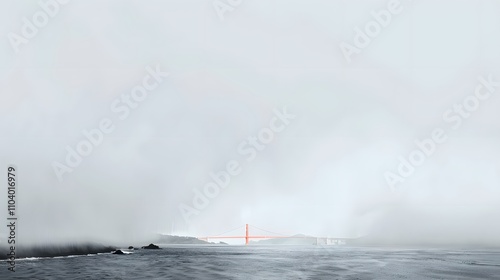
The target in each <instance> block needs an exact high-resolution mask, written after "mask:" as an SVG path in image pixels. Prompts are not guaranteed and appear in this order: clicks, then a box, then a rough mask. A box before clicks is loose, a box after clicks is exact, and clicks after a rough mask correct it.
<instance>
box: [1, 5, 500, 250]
mask: <svg viewBox="0 0 500 280" xmlns="http://www.w3.org/2000/svg"><path fill="white" fill-rule="evenodd" d="M388 2H389V1H378V0H377V1H334V0H316V1H298V0H274V1H272V0H253V1H244V2H243V3H242V4H241V5H239V6H238V7H236V8H235V9H234V11H232V12H228V13H226V14H225V18H224V20H223V21H221V20H220V19H219V17H218V16H217V13H216V12H215V10H214V8H213V5H212V4H213V1H212V0H170V1H159V0H158V1H152V0H142V1H126V0H122V1H93V0H85V1H83V0H82V1H79V0H73V1H71V2H70V3H68V4H66V5H64V6H61V10H60V11H59V13H58V14H57V15H56V16H55V17H54V18H51V19H50V21H49V22H48V24H47V25H46V26H45V27H44V28H41V29H40V30H39V32H38V33H37V34H36V36H35V37H34V38H32V39H30V40H29V42H28V43H27V44H25V45H22V46H21V47H20V51H19V53H17V54H16V53H15V52H14V50H13V48H12V46H11V44H10V43H9V39H8V36H7V34H9V33H10V32H15V33H20V30H21V28H22V24H23V21H22V18H23V17H27V18H31V17H32V15H33V14H34V13H35V12H37V11H39V10H40V7H39V6H38V1H14V0H10V1H9V0H3V1H1V2H0V5H1V8H0V21H1V23H2V24H0V36H3V40H0V61H1V64H0V89H1V90H0V96H1V102H0V168H3V169H2V170H0V172H1V173H2V174H5V172H6V171H5V170H6V166H7V165H9V164H14V165H16V166H17V167H18V172H17V174H18V176H19V178H18V180H19V187H18V188H19V189H18V216H19V219H20V220H19V228H18V239H19V242H22V243H23V244H31V243H36V244H44V243H51V242H70V241H99V242H106V243H117V242H130V241H134V240H139V239H141V240H143V239H145V238H147V236H149V235H150V234H153V233H157V232H162V233H168V234H170V233H174V234H185V235H191V236H200V235H201V236H203V235H211V234H217V233H221V232H224V231H226V230H229V229H231V228H235V227H237V226H243V225H244V224H245V223H249V224H253V225H257V226H259V227H261V228H264V229H268V230H271V231H275V232H283V233H287V234H295V233H303V234H309V235H315V236H326V235H328V236H341V237H356V236H365V235H366V236H369V237H370V239H371V240H373V241H376V242H383V243H406V244H421V243H432V244H448V243H455V244H477V243H480V244H484V245H497V246H498V245H500V237H499V236H500V224H499V223H498V217H499V216H500V179H499V174H500V160H499V159H500V145H499V140H500V133H499V128H500V110H498V108H499V107H500V88H497V89H498V90H497V92H496V93H494V94H492V96H491V97H490V98H489V99H487V100H484V101H481V104H480V106H479V108H478V110H477V111H475V112H472V113H471V116H470V117H469V118H468V119H466V120H464V122H463V124H462V125H461V126H460V127H459V128H458V129H456V130H453V129H452V124H453V123H447V122H446V121H444V120H443V117H442V115H443V113H444V112H446V111H447V110H448V109H450V108H453V104H456V103H461V102H462V101H463V100H464V98H465V97H466V96H468V95H471V94H473V93H474V90H475V88H476V86H477V85H478V83H479V82H478V77H479V76H483V77H488V75H492V77H493V80H495V81H500V71H499V70H500V68H499V67H500V55H499V50H500V37H499V36H498V34H500V16H499V13H500V3H498V2H496V1H481V0H479V1H478V0H475V1H473V0H469V1H465V0H462V1H455V0H453V1H451V0H448V1H430V0H429V1H418V0H415V1H413V2H409V1H401V3H402V6H403V11H402V12H401V13H400V14H398V15H397V16H394V17H393V18H392V22H391V23H390V24H389V25H388V26H387V27H385V28H384V29H383V30H382V31H381V33H380V35H378V36H377V37H376V38H374V39H373V41H372V43H371V44H370V45H369V46H368V47H366V48H365V49H363V50H362V51H361V52H360V53H359V54H356V55H353V57H352V62H351V63H347V61H346V59H345V57H344V55H343V54H342V51H341V50H340V48H339V44H340V43H341V42H347V43H352V42H353V37H354V28H355V27H356V26H358V27H360V28H362V27H364V25H365V24H366V23H367V22H368V21H370V20H371V19H372V16H371V15H370V12H371V11H379V10H381V9H384V8H385V7H386V6H387V3H388ZM155 65H160V67H161V69H162V70H163V71H165V72H169V73H170V76H169V77H167V78H165V80H164V81H163V82H162V83H161V84H160V85H159V87H158V88H157V89H155V90H153V91H152V92H151V93H150V94H149V95H148V97H147V98H146V99H145V100H144V101H143V102H141V103H140V104H139V105H138V107H137V108H136V109H134V110H131V112H130V115H129V116H128V118H126V119H124V120H120V119H119V118H118V115H117V114H115V113H113V112H112V111H111V109H110V106H111V104H112V102H113V100H115V99H116V98H119V97H120V95H122V94H124V93H125V94H129V93H130V91H131V89H132V88H133V87H135V86H136V85H138V84H140V83H142V80H143V77H144V76H145V75H147V71H146V70H145V68H146V67H147V66H151V67H153V68H154V66H155ZM285 106H286V108H287V110H288V111H289V112H291V113H293V114H294V115H296V118H295V119H294V120H292V121H291V123H290V124H289V125H288V126H287V127H286V129H285V130H284V131H282V132H280V133H277V134H276V135H275V138H274V140H273V141H272V142H271V143H270V144H268V145H266V148H265V149H264V150H263V151H260V152H258V153H257V157H256V158H255V160H253V161H250V162H247V161H246V156H245V155H241V154H239V153H238V145H239V144H240V143H241V142H242V141H244V140H245V139H247V138H248V137H249V136H253V135H256V134H257V133H258V132H259V131H260V130H261V129H262V128H265V127H268V126H269V121H270V120H271V119H272V118H273V115H274V112H273V110H274V109H278V110H281V109H282V108H284V107H285ZM103 118H109V119H111V120H112V121H113V123H114V125H115V130H114V131H113V132H112V133H110V134H106V135H105V138H104V141H103V142H102V144H100V145H99V146H97V147H94V149H93V151H92V153H91V154H90V155H89V156H87V157H85V158H84V159H83V161H82V163H81V164H80V165H79V166H78V167H76V168H75V169H74V171H73V172H71V173H66V174H64V176H63V177H64V180H63V181H62V182H60V181H59V180H58V179H57V176H56V175H55V173H54V170H53V167H52V163H53V162H54V161H57V162H60V163H64V160H65V157H66V146H68V145H69V146H70V147H73V148H74V147H75V146H76V145H77V143H78V142H79V141H81V140H82V139H84V136H83V134H82V131H83V130H85V129H87V130H90V129H94V128H97V127H98V126H99V122H100V121H101V120H102V119H103ZM435 128H442V129H443V130H444V131H445V132H446V134H447V136H448V140H447V141H446V142H445V143H443V144H439V145H438V147H437V148H436V152H435V153H434V154H433V155H432V156H430V157H429V158H428V159H427V160H426V161H425V163H424V164H423V165H422V166H419V167H416V169H415V172H414V173H413V174H412V175H411V176H409V177H408V178H406V179H405V181H404V183H401V184H399V185H398V190H397V191H395V192H393V191H391V188H390V187H389V186H388V184H387V182H386V180H385V178H384V174H385V172H387V171H391V172H396V169H397V166H398V164H399V161H398V156H403V157H405V158H407V157H408V154H409V153H410V152H411V151H413V150H414V149H415V148H416V146H415V144H414V141H415V139H423V138H428V137H430V135H431V133H432V131H433V130H434V129H435ZM233 159H234V160H237V161H239V162H240V163H241V167H242V173H241V174H240V175H237V176H234V177H232V179H231V183H230V185H229V186H228V187H227V188H226V189H223V190H222V191H221V193H220V194H219V195H218V196H217V197H215V198H213V199H210V204H209V206H208V207H206V208H205V209H203V210H202V211H200V214H199V215H197V216H194V217H193V218H192V222H191V223H189V224H188V223H186V222H185V221H184V219H183V217H182V215H181V213H180V211H179V205H180V204H181V203H184V204H186V205H192V199H193V195H194V194H193V189H194V188H196V189H200V190H202V189H203V186H204V185H205V184H206V183H208V182H210V181H211V178H210V176H209V174H210V172H219V171H222V170H224V169H225V165H226V163H227V162H228V161H229V160H233ZM1 178H2V179H1V180H3V181H5V180H6V179H5V176H4V175H2V177H1ZM1 184H2V185H3V186H5V183H4V182H1ZM1 193H2V194H1V196H0V197H1V199H0V209H6V208H7V206H6V203H7V199H6V198H5V193H6V191H2V192H1ZM0 213H1V214H0V220H1V221H5V220H6V211H3V210H2V211H0ZM241 234H243V231H241ZM0 236H1V237H2V240H3V239H4V238H5V236H6V231H5V229H3V230H1V231H0ZM2 243H4V242H3V241H2Z"/></svg>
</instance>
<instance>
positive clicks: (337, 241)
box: [198, 224, 353, 245]
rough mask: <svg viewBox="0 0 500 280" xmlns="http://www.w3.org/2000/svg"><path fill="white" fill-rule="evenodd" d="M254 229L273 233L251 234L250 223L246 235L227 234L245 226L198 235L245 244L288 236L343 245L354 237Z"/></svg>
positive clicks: (323, 243) (204, 238) (246, 228)
mask: <svg viewBox="0 0 500 280" xmlns="http://www.w3.org/2000/svg"><path fill="white" fill-rule="evenodd" d="M251 227H252V229H257V230H260V231H262V232H265V233H270V234H271V235H267V234H263V235H253V234H250V225H249V224H246V225H245V235H226V234H228V233H230V232H234V231H236V230H241V229H242V228H243V227H242V226H240V227H237V228H235V229H231V230H229V231H226V232H224V233H221V234H218V235H212V236H202V237H198V239H200V240H204V241H207V242H208V241H209V240H210V239H212V240H213V239H244V240H245V245H249V244H250V240H251V239H279V238H288V239H310V240H313V241H314V243H313V244H315V245H343V244H346V241H347V240H349V239H353V238H335V237H317V236H306V235H285V234H279V233H275V232H272V231H268V230H265V229H261V228H258V227H256V226H253V225H252V226H251Z"/></svg>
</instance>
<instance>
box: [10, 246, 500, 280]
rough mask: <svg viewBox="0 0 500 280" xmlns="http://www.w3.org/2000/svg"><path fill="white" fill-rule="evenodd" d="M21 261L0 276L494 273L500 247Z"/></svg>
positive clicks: (498, 271) (183, 252)
mask: <svg viewBox="0 0 500 280" xmlns="http://www.w3.org/2000/svg"><path fill="white" fill-rule="evenodd" d="M162 247H163V249H162V250H137V251H134V253H132V254H129V255H112V254H100V255H91V256H78V257H62V258H46V259H25V260H20V261H19V262H18V263H17V272H15V273H11V272H9V271H8V270H7V264H6V263H5V262H2V263H0V264H1V265H2V266H3V268H2V269H1V270H0V279H500V251H477V250H474V251H462V250H460V251H455V250H443V249H428V250H403V249H375V248H349V247H330V246H328V247H327V246H324V247H322V246H310V247H308V246H297V247H294V246H272V247H254V246H248V247H245V246H162Z"/></svg>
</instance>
